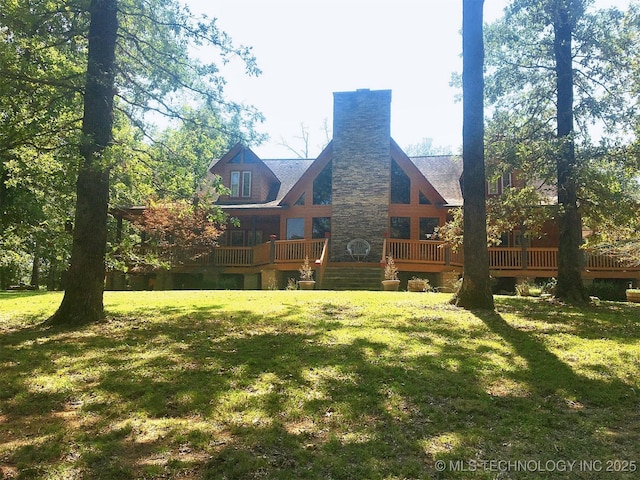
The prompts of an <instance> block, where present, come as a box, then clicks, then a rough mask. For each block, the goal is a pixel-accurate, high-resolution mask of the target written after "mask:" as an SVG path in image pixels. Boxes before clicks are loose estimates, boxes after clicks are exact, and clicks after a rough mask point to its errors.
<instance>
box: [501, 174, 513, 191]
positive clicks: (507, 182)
mask: <svg viewBox="0 0 640 480" xmlns="http://www.w3.org/2000/svg"><path fill="white" fill-rule="evenodd" d="M511 186H512V185H511V174H510V173H503V174H502V191H503V192H504V191H505V190H506V189H507V188H509V187H511Z"/></svg>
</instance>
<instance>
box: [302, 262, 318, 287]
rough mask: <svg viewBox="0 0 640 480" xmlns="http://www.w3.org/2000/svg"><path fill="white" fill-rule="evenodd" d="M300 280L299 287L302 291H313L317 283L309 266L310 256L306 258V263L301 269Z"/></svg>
mask: <svg viewBox="0 0 640 480" xmlns="http://www.w3.org/2000/svg"><path fill="white" fill-rule="evenodd" d="M299 272H300V280H298V286H299V287H300V290H313V288H314V287H315V284H316V281H315V280H314V279H313V270H312V269H311V265H309V256H308V255H307V256H305V257H304V263H303V264H302V266H301V267H300V270H299Z"/></svg>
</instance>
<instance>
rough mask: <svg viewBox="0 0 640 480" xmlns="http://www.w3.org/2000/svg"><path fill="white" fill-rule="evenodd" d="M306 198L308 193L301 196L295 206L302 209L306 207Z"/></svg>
mask: <svg viewBox="0 0 640 480" xmlns="http://www.w3.org/2000/svg"><path fill="white" fill-rule="evenodd" d="M305 196H306V193H303V194H302V195H300V198H299V199H298V200H297V201H296V203H294V204H293V205H294V206H296V207H302V206H303V205H304V199H305Z"/></svg>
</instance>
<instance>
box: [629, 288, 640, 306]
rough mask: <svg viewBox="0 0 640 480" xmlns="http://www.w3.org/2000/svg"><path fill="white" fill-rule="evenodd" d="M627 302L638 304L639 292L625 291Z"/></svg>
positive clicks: (639, 301) (639, 299)
mask: <svg viewBox="0 0 640 480" xmlns="http://www.w3.org/2000/svg"><path fill="white" fill-rule="evenodd" d="M627 302H634V303H640V290H635V289H634V290H627Z"/></svg>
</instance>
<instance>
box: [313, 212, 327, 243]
mask: <svg viewBox="0 0 640 480" xmlns="http://www.w3.org/2000/svg"><path fill="white" fill-rule="evenodd" d="M312 222H313V223H312V225H311V238H324V237H325V234H326V233H329V232H331V217H313V220H312Z"/></svg>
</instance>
